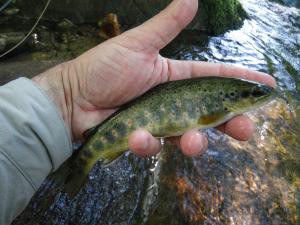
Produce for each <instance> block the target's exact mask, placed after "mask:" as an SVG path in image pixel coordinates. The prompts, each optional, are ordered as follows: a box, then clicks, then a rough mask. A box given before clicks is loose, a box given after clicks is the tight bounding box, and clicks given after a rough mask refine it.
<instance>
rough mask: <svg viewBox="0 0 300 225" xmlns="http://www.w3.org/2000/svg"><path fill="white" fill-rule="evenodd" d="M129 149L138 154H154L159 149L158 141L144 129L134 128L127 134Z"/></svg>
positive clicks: (144, 155)
mask: <svg viewBox="0 0 300 225" xmlns="http://www.w3.org/2000/svg"><path fill="white" fill-rule="evenodd" d="M128 143H129V149H130V150H131V151H132V152H133V153H135V154H136V155H138V156H142V157H146V156H151V155H155V154H156V153H158V152H159V151H160V149H161V145H160V141H159V140H158V139H156V138H154V137H153V136H152V135H151V134H150V133H149V132H148V131H146V130H141V129H140V130H136V131H134V132H132V134H130V136H129V140H128Z"/></svg>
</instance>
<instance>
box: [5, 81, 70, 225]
mask: <svg viewBox="0 0 300 225" xmlns="http://www.w3.org/2000/svg"><path fill="white" fill-rule="evenodd" d="M71 154H72V144H71V138H70V135H69V133H68V131H67V129H66V128H65V126H64V122H63V120H62V118H61V116H60V115H59V113H58V111H57V109H56V107H55V105H54V104H53V103H52V102H51V101H50V99H48V97H47V96H46V94H45V93H44V92H43V91H42V90H40V89H39V88H38V87H37V86H36V85H35V84H34V82H32V81H31V80H29V79H26V78H20V79H17V80H15V81H12V82H10V83H8V84H6V85H4V86H1V87H0V225H8V224H11V222H12V220H13V219H14V218H15V217H16V216H17V215H18V214H20V213H21V212H22V210H23V209H24V208H25V207H26V205H27V204H28V202H29V201H30V199H31V197H32V196H33V194H34V193H35V191H36V190H37V189H38V188H39V186H40V185H41V183H42V182H43V180H44V179H45V178H46V176H47V175H48V174H49V173H50V172H51V171H54V170H55V169H57V168H58V167H59V166H60V164H62V163H63V161H65V160H66V159H67V158H68V157H69V156H70V155H71Z"/></svg>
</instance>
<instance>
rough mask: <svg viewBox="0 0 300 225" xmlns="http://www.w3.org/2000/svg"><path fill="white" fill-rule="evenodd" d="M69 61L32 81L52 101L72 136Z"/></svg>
mask: <svg viewBox="0 0 300 225" xmlns="http://www.w3.org/2000/svg"><path fill="white" fill-rule="evenodd" d="M71 63H72V62H71V61H70V62H65V63H62V64H59V65H57V66H55V67H53V68H51V69H49V70H47V71H45V72H43V73H41V74H39V75H37V76H35V77H33V78H32V81H34V82H35V83H36V84H37V85H38V86H39V87H40V88H41V89H42V90H43V91H45V93H46V94H47V96H48V97H49V98H50V100H52V101H53V103H54V104H55V106H56V107H57V109H58V112H59V113H60V115H61V117H62V118H63V121H64V123H65V126H66V128H67V129H68V130H69V131H70V134H71V135H72V126H71V124H72V123H71V121H72V119H71V115H72V111H73V103H72V102H73V101H72V99H71V98H72V95H71V93H72V92H71V85H70V79H69V76H70V69H71ZM72 136H73V135H72Z"/></svg>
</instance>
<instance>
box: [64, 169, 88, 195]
mask: <svg viewBox="0 0 300 225" xmlns="http://www.w3.org/2000/svg"><path fill="white" fill-rule="evenodd" d="M77 172H78V173H77ZM80 172H81V173H82V171H72V173H70V174H69V176H68V177H67V179H66V181H65V184H64V188H63V191H64V192H65V193H67V195H68V196H69V197H70V198H71V199H72V198H74V197H75V196H76V195H77V193H78V192H79V190H80V189H81V187H82V186H83V184H84V183H85V182H86V179H87V177H86V176H85V175H81V174H80Z"/></svg>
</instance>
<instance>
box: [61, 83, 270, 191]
mask: <svg viewBox="0 0 300 225" xmlns="http://www.w3.org/2000/svg"><path fill="white" fill-rule="evenodd" d="M273 96H274V89H273V88H271V87H268V86H266V85H263V84H259V83H256V82H251V81H246V80H241V79H236V78H225V77H204V78H194V79H187V80H180V81H172V82H168V83H165V84H161V85H159V86H157V87H155V88H153V89H151V90H150V91H148V92H147V93H145V94H144V95H142V96H141V97H139V98H137V99H136V100H133V101H132V102H130V103H129V104H127V105H125V106H124V107H123V108H122V109H120V110H119V111H118V112H117V113H115V114H114V115H112V116H111V117H109V118H108V119H106V120H105V121H104V122H103V123H101V124H100V125H99V126H98V127H97V128H96V129H95V131H94V133H93V134H92V135H91V136H90V137H89V139H88V140H87V141H86V143H85V144H84V145H83V146H82V147H81V148H80V149H79V151H78V153H77V154H76V156H75V157H73V159H72V162H71V164H70V165H71V167H72V168H71V170H70V171H71V172H70V174H69V175H68V178H67V180H66V183H65V187H66V188H65V190H66V192H68V193H70V195H71V196H74V194H76V192H77V191H78V190H79V188H80V186H81V185H82V183H83V182H84V180H85V178H86V176H87V174H88V173H89V171H90V170H91V169H92V167H93V166H94V164H95V163H96V162H97V161H101V162H102V164H104V165H105V164H107V163H109V162H111V161H113V160H114V159H116V158H117V157H118V156H120V155H121V154H122V153H124V152H125V151H126V150H127V149H128V136H129V134H130V133H131V132H133V131H134V130H136V129H138V128H143V129H146V130H148V131H149V132H150V133H152V134H153V135H154V136H156V137H169V136H178V135H180V134H182V133H183V132H185V131H187V130H189V129H194V128H197V129H202V128H208V127H215V126H217V125H220V124H222V123H224V122H225V121H227V120H229V119H230V118H232V117H234V116H236V115H238V114H241V113H244V112H246V111H248V110H250V109H252V108H256V107H258V106H260V105H262V104H264V103H266V102H267V101H269V100H270V99H272V98H273Z"/></svg>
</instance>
